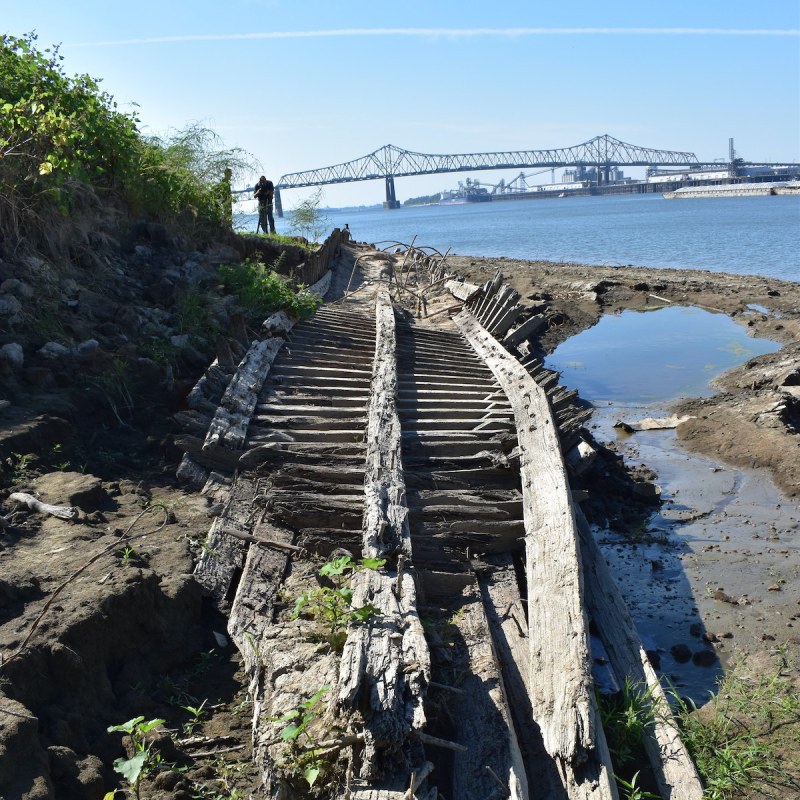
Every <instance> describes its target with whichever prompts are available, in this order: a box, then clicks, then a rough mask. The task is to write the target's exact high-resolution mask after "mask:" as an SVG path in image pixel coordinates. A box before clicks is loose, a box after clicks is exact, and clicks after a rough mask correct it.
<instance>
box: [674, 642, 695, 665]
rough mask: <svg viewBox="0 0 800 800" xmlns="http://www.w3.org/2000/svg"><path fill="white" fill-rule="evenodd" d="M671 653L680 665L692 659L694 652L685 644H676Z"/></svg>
mask: <svg viewBox="0 0 800 800" xmlns="http://www.w3.org/2000/svg"><path fill="white" fill-rule="evenodd" d="M669 652H670V653H671V654H672V657H673V658H674V659H675V660H676V661H677V662H678V663H679V664H685V663H686V662H687V661H688V660H689V659H690V658H691V657H692V651H691V650H690V649H689V648H688V646H687V645H685V644H674V645H672V647H670V649H669Z"/></svg>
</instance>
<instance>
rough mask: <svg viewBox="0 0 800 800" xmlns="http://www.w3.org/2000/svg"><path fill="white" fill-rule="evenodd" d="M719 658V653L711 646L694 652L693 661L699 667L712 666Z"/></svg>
mask: <svg viewBox="0 0 800 800" xmlns="http://www.w3.org/2000/svg"><path fill="white" fill-rule="evenodd" d="M716 660H717V654H716V653H715V652H714V651H713V650H711V649H710V648H706V649H704V650H698V651H697V652H696V653H694V654H692V663H693V664H695V665H697V666H698V667H710V666H712V665H713V664H714V663H715V662H716Z"/></svg>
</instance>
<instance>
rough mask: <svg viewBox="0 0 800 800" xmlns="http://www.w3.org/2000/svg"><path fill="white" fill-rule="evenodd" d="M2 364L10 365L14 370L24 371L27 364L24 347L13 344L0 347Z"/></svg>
mask: <svg viewBox="0 0 800 800" xmlns="http://www.w3.org/2000/svg"><path fill="white" fill-rule="evenodd" d="M0 362H4V363H6V364H8V365H9V366H10V367H11V368H12V369H22V365H23V364H24V363H25V356H24V353H23V351H22V345H21V344H17V342H11V343H10V344H4V345H3V346H2V347H0Z"/></svg>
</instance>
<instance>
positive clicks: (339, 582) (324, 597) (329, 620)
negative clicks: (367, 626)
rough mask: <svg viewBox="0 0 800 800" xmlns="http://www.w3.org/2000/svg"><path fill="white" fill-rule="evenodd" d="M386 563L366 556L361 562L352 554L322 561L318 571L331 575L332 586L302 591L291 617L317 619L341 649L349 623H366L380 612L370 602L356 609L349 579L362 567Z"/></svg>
mask: <svg viewBox="0 0 800 800" xmlns="http://www.w3.org/2000/svg"><path fill="white" fill-rule="evenodd" d="M385 563H386V559H383V558H365V559H362V561H361V563H360V564H357V563H355V562H354V561H353V560H352V559H351V558H350V556H342V557H341V558H335V559H333V560H332V561H328V562H326V563H325V564H323V566H322V568H321V569H320V570H319V574H320V575H321V576H322V577H325V578H329V579H330V580H331V581H332V583H333V586H332V587H331V586H316V587H314V588H313V589H309V590H308V591H307V592H303V593H302V594H301V595H300V596H299V597H298V598H297V599H296V600H295V604H294V610H293V611H292V619H297V618H298V617H301V616H305V617H310V618H311V619H315V620H317V621H318V622H320V623H321V624H322V625H323V626H324V627H325V628H326V629H327V636H326V639H327V642H328V644H329V645H330V646H331V648H332V649H333V650H335V651H337V652H340V651H341V650H342V648H343V647H344V643H345V640H346V638H347V625H348V623H351V622H352V623H363V622H367V621H368V620H369V619H371V618H372V617H374V616H375V615H377V614H379V613H380V612H379V611H378V609H377V608H376V607H375V606H373V605H372V604H371V603H367V604H366V605H364V606H360V607H359V608H353V605H352V602H353V590H352V589H351V588H350V587H349V586H348V585H347V581H348V580H349V579H350V577H352V575H354V574H355V573H356V572H359V571H361V570H363V569H380V568H381V567H382V566H383V565H384V564H385Z"/></svg>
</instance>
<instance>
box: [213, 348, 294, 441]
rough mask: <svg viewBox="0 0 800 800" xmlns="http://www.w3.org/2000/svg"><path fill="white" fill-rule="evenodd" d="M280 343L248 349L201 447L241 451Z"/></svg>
mask: <svg viewBox="0 0 800 800" xmlns="http://www.w3.org/2000/svg"><path fill="white" fill-rule="evenodd" d="M283 342H284V340H283V339H280V338H277V339H264V340H262V341H260V342H255V343H254V344H253V345H252V346H251V347H250V349H249V350H248V351H247V354H246V355H245V357H244V358H243V359H242V362H241V363H240V364H239V368H238V369H237V371H236V374H235V375H234V377H233V379H232V380H231V382H230V384H228V388H227V389H226V390H225V394H224V395H223V397H222V400H221V401H220V405H219V408H218V409H217V411H216V413H215V414H214V419H212V420H211V424H210V425H209V428H208V433H207V434H206V440H205V444H204V447H207V448H214V447H222V448H224V449H227V450H239V449H241V447H242V445H243V444H244V440H245V436H246V435H247V427H248V425H249V424H250V417H251V415H252V413H253V409H254V408H255V407H256V402H257V400H258V393H259V392H260V391H261V386H262V385H263V383H264V379H265V378H266V377H267V374H268V373H269V370H270V367H271V366H272V363H273V361H274V360H275V356H276V355H277V354H278V350H280V348H281V345H282V344H283Z"/></svg>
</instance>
